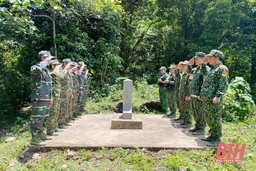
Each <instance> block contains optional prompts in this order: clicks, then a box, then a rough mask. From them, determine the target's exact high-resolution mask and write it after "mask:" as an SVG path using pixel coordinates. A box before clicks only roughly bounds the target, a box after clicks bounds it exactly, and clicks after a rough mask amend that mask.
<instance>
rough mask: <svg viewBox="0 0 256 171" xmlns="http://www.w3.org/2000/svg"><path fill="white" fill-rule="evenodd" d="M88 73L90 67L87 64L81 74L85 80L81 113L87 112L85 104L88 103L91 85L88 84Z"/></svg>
mask: <svg viewBox="0 0 256 171" xmlns="http://www.w3.org/2000/svg"><path fill="white" fill-rule="evenodd" d="M87 74H88V69H87V67H86V66H85V67H84V69H83V72H82V75H81V78H82V79H83V80H84V92H83V96H82V101H81V105H80V108H79V113H80V114H85V105H86V100H87V97H88V91H89V85H88V79H87Z"/></svg>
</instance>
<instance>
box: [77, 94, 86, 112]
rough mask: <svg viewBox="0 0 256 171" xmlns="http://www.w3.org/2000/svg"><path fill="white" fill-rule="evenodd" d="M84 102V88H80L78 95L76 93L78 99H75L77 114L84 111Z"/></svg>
mask: <svg viewBox="0 0 256 171" xmlns="http://www.w3.org/2000/svg"><path fill="white" fill-rule="evenodd" d="M85 102H86V93H85V89H80V90H79V95H78V101H77V109H78V112H77V113H78V115H82V114H83V113H84V107H85Z"/></svg>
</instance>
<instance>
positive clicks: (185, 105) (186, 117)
mask: <svg viewBox="0 0 256 171" xmlns="http://www.w3.org/2000/svg"><path fill="white" fill-rule="evenodd" d="M179 104H180V117H181V118H182V119H183V121H184V123H191V120H192V117H191V109H190V101H186V100H185V97H182V96H180V101H179Z"/></svg>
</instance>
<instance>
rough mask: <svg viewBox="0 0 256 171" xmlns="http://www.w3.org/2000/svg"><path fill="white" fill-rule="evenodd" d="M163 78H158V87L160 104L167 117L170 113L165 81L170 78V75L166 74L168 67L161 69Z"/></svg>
mask: <svg viewBox="0 0 256 171" xmlns="http://www.w3.org/2000/svg"><path fill="white" fill-rule="evenodd" d="M160 72H161V76H160V77H159V78H158V86H159V97H160V104H161V107H162V113H163V114H165V115H167V111H168V94H167V91H166V88H165V84H166V83H165V80H166V79H167V78H168V74H167V73H166V67H163V66H162V67H161V68H160Z"/></svg>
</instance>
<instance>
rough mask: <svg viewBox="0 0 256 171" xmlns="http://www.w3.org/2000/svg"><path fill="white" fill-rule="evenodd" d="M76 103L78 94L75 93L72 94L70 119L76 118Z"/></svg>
mask: <svg viewBox="0 0 256 171" xmlns="http://www.w3.org/2000/svg"><path fill="white" fill-rule="evenodd" d="M77 101H78V92H77V91H75V92H73V98H72V104H71V106H72V109H71V111H72V113H71V116H70V118H72V117H73V116H77Z"/></svg>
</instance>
